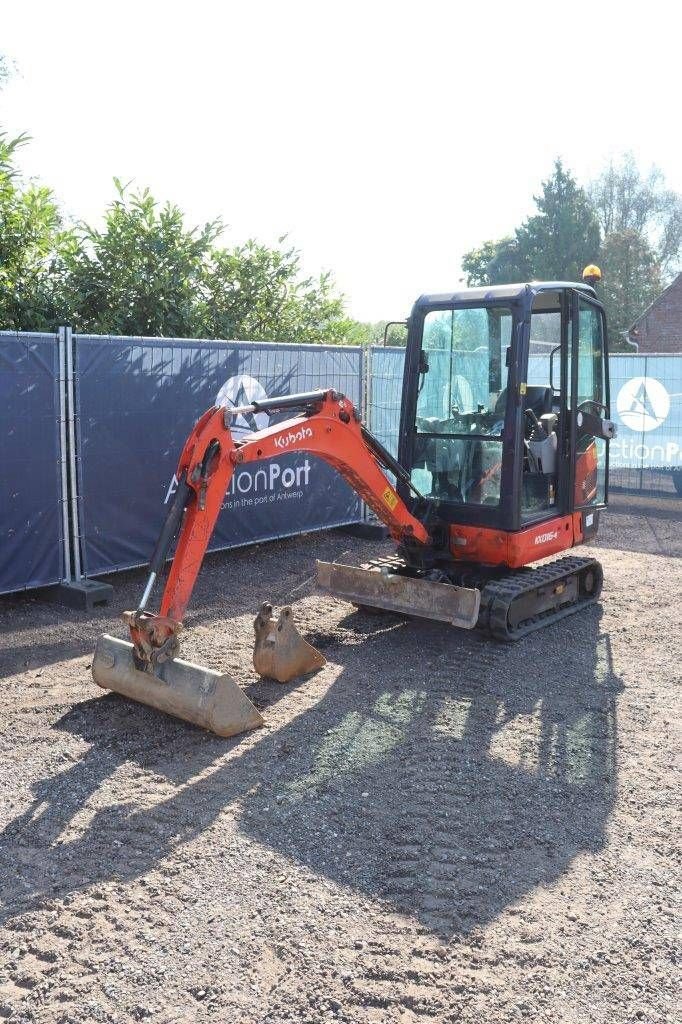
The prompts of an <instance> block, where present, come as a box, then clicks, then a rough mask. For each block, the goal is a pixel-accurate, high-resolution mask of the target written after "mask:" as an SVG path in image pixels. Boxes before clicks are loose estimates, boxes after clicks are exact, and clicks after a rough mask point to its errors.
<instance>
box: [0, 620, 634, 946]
mask: <svg viewBox="0 0 682 1024" xmlns="http://www.w3.org/2000/svg"><path fill="white" fill-rule="evenodd" d="M600 615H601V611H600V609H599V607H597V606H595V607H593V608H590V609H589V610H587V611H585V612H583V613H582V615H581V617H580V621H581V631H580V642H579V644H578V643H576V642H575V640H574V635H575V634H574V633H573V632H572V631H571V629H570V628H569V626H568V625H567V623H570V622H571V621H572V620H570V619H569V620H567V623H564V624H558V625H557V626H556V627H554V630H555V632H554V634H553V636H554V639H553V640H552V642H551V643H550V642H548V640H547V639H546V636H545V634H542V635H541V637H540V638H537V637H536V638H535V639H532V638H531V639H529V640H527V641H525V642H524V643H523V644H519V645H516V646H513V647H511V648H510V647H506V646H501V645H497V644H493V643H491V642H489V641H485V640H483V639H481V638H479V637H478V636H476V635H470V634H455V635H453V632H452V631H451V630H449V629H447V628H446V627H441V626H440V625H438V624H435V623H415V622H409V621H404V620H399V619H396V618H393V617H390V616H388V617H387V618H381V619H377V618H374V617H372V618H370V617H368V616H366V615H363V614H360V613H354V614H353V615H349V616H348V617H347V619H346V620H345V622H344V623H342V626H343V628H344V630H345V633H344V636H345V637H346V640H345V641H344V642H340V641H339V639H338V634H337V635H336V637H335V636H332V635H330V636H328V637H326V638H325V637H324V636H320V637H318V640H319V641H320V642H322V643H323V644H324V645H325V646H326V654H327V656H328V657H329V658H330V659H331V660H333V661H336V662H338V663H343V664H344V668H343V670H342V671H341V672H340V674H339V675H338V676H337V678H336V679H335V681H334V682H333V684H332V685H331V686H330V688H329V689H328V691H327V692H326V694H325V695H324V696H323V698H322V699H321V700H320V701H319V702H318V703H317V704H315V705H314V706H312V707H310V708H308V709H307V710H306V711H304V712H303V713H301V714H300V715H298V717H296V718H294V719H293V720H292V721H290V722H288V723H287V724H285V725H284V726H283V727H282V728H280V729H279V730H277V731H275V732H268V733H266V734H262V738H261V739H260V740H259V741H258V742H256V743H255V744H248V745H247V744H245V743H244V741H243V739H242V740H240V738H235V739H233V740H227V741H226V740H220V739H218V738H216V737H212V736H209V735H207V734H205V733H202V732H201V731H200V730H197V729H195V728H193V727H190V726H187V725H185V724H184V723H181V722H176V721H174V720H172V719H169V718H166V717H165V716H161V715H159V714H157V713H154V712H152V711H150V710H149V709H146V708H143V707H141V706H139V705H135V704H132V703H129V702H125V701H123V700H121V699H119V698H116V697H113V696H111V697H104V698H96V699H93V700H89V701H86V702H84V703H82V704H80V705H78V706H76V707H75V708H74V709H73V710H71V711H70V712H69V713H68V714H67V715H65V716H64V717H63V718H62V719H61V720H60V721H59V722H58V723H57V728H60V729H65V730H68V731H70V732H73V733H75V734H77V735H78V736H79V737H82V738H83V739H85V740H86V741H88V742H90V743H91V746H90V748H89V750H88V751H87V753H86V754H85V755H84V757H82V758H81V759H80V760H79V761H78V762H77V763H74V764H70V765H69V766H68V767H67V768H66V769H65V770H64V771H63V772H61V773H60V774H58V775H51V776H50V777H46V778H45V779H44V780H42V781H41V782H40V783H38V785H37V786H36V787H35V790H34V802H33V805H32V806H31V808H29V810H27V811H26V812H25V813H24V814H22V815H20V816H19V817H17V818H15V819H14V820H13V821H11V822H10V823H9V825H8V826H7V828H6V829H5V831H4V833H3V834H2V835H1V836H0V866H2V878H4V879H5V883H4V886H3V889H4V893H3V903H4V911H3V912H2V913H1V916H2V917H4V918H7V917H11V916H12V915H15V914H18V913H25V912H26V911H27V910H29V909H32V908H34V907H36V906H38V905H40V903H41V902H43V901H44V900H45V899H46V898H48V899H49V898H50V897H51V896H53V895H56V894H57V895H63V894H64V893H68V892H72V891H75V890H79V889H82V888H84V887H87V886H90V885H92V884H93V883H96V882H98V881H102V880H110V879H118V880H128V879H132V878H135V877H138V876H140V875H142V874H144V873H146V872H148V871H149V870H150V869H151V868H153V867H154V866H155V865H157V864H159V862H160V861H162V860H163V859H165V858H167V857H168V856H169V855H171V854H172V853H173V851H174V850H176V849H178V847H180V846H181V845H182V844H184V843H186V842H188V841H189V840H192V839H194V838H195V837H197V836H200V835H201V834H202V833H203V832H205V831H206V830H208V829H210V828H211V826H212V825H213V824H214V823H215V822H216V819H217V818H218V816H219V815H221V813H222V812H223V811H224V810H225V809H226V808H227V807H229V806H230V805H235V811H236V812H237V814H238V816H239V828H240V829H241V830H242V832H243V833H244V834H245V835H247V836H249V837H251V838H252V839H254V840H255V841H257V842H258V843H259V844H263V845H265V846H267V847H269V848H271V849H272V850H275V851H277V852H278V853H281V854H283V855H285V856H286V857H288V858H293V859H294V860H296V861H298V862H300V863H302V864H305V865H307V866H308V867H309V868H310V869H311V870H312V871H314V872H317V873H318V874H320V875H323V876H326V877H327V878H328V879H331V880H333V881H334V882H337V883H338V884H340V885H342V886H344V887H346V886H347V887H351V888H354V889H356V890H359V891H361V892H362V893H364V894H366V895H367V896H371V897H374V898H379V899H382V900H385V901H386V902H387V905H388V906H389V907H390V908H393V909H398V910H402V911H405V912H406V913H409V914H411V915H413V916H415V917H417V918H418V919H419V920H420V921H421V922H422V923H423V924H424V925H425V926H427V927H428V928H429V929H431V930H432V931H434V932H435V933H437V934H439V935H442V936H452V935H453V934H455V933H457V932H462V931H468V930H470V929H472V928H474V927H476V926H478V925H481V924H484V923H485V922H487V921H489V920H491V919H492V918H494V917H495V916H496V915H497V914H499V912H500V911H501V910H502V909H503V908H504V907H506V906H508V905H509V904H511V903H513V902H514V901H515V900H517V899H518V898H519V897H521V896H523V895H524V894H525V893H527V892H529V891H530V890H531V889H533V888H534V887H536V886H540V885H545V884H548V883H551V882H553V881H554V880H556V879H557V878H558V877H559V876H560V875H561V874H562V872H564V871H565V870H566V868H567V867H568V865H569V864H570V862H571V860H572V859H573V858H574V857H575V856H576V855H577V854H578V853H580V852H581V851H590V850H596V849H599V848H600V847H601V846H602V844H603V842H604V832H605V826H606V823H607V821H608V818H609V814H610V812H611V808H612V805H613V800H614V792H615V785H616V767H617V766H616V747H617V744H616V698H617V694H618V692H619V689H620V687H621V684H620V682H619V680H618V679H617V678H616V676H615V675H614V672H613V667H612V663H611V654H610V645H609V637H608V635H605V634H603V633H602V632H601V631H600ZM252 689H253V692H254V694H255V695H256V696H257V698H258V699H259V704H260V705H261V706H266V705H268V704H270V705H272V704H273V703H274V702H275V701H276V700H277V699H284V700H286V699H288V696H290V695H291V690H290V689H289V688H288V687H287V688H284V687H277V686H276V685H275V684H271V685H266V684H264V685H263V686H258V687H254V688H252ZM266 714H267V711H266ZM152 736H153V737H154V740H153V743H150V737H152ZM240 745H243V746H244V748H245V749H244V751H243V753H242V754H241V755H240V754H239V747H240ZM230 752H231V756H230V757H228V758H226V757H225V755H226V754H227V753H230ZM131 761H132V762H135V763H136V764H137V765H138V766H139V768H140V775H141V776H144V777H145V778H148V777H149V775H157V776H162V777H163V778H165V779H170V780H171V781H172V782H173V783H174V785H175V786H176V787H177V788H176V789H175V791H174V792H173V793H172V795H170V796H168V797H166V798H165V799H161V800H159V801H158V802H155V803H154V802H153V801H150V802H151V806H141V805H140V804H139V803H132V802H131V803H119V804H116V805H114V806H105V807H101V808H98V809H95V811H94V814H93V816H92V817H91V819H90V820H89V822H88V824H87V825H86V826H85V828H84V830H83V831H81V832H80V834H78V835H77V837H76V838H73V839H70V838H68V831H67V827H68V825H69V823H70V822H71V821H72V819H73V817H74V816H75V815H76V814H77V813H78V812H79V811H80V809H81V808H82V807H83V806H84V804H85V803H86V801H88V800H89V799H91V798H95V797H96V795H97V791H98V790H99V788H100V787H101V786H102V784H103V783H104V781H105V780H106V779H108V778H109V777H110V776H111V775H112V774H113V773H114V772H115V771H116V769H117V768H118V767H119V766H121V765H122V764H123V763H125V762H131ZM165 791H166V790H165ZM210 841H211V842H212V841H214V840H210Z"/></svg>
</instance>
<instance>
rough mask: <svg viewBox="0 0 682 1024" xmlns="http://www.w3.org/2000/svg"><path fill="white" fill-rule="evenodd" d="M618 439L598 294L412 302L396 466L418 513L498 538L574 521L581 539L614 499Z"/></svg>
mask: <svg viewBox="0 0 682 1024" xmlns="http://www.w3.org/2000/svg"><path fill="white" fill-rule="evenodd" d="M612 434H613V425H612V424H611V423H610V420H609V379H608V360H607V349H606V326H605V319H604V311H603V307H602V305H601V303H599V301H598V300H597V298H596V295H595V292H594V290H593V289H592V288H591V287H590V286H588V285H584V284H583V285H581V284H570V283H565V282H543V283H530V284H525V285H501V286H497V287H489V288H476V289H467V290H465V291H461V292H454V293H452V294H448V295H425V296H422V297H421V298H420V299H418V300H417V302H416V303H415V305H414V307H413V310H412V314H411V316H410V319H409V321H408V341H407V351H406V364H405V376H404V382H403V403H402V415H401V422H400V440H399V452H398V461H399V462H400V464H401V465H402V466H403V467H405V468H406V469H407V470H408V471H409V474H410V483H411V484H412V485H413V487H414V488H415V489H416V490H417V491H418V492H419V493H420V495H421V496H422V497H421V498H416V497H415V494H414V491H412V490H411V488H410V486H409V485H408V484H406V483H401V484H399V486H398V492H399V494H400V496H401V498H403V500H404V501H406V503H408V505H409V506H410V507H411V508H412V509H413V510H414V509H417V508H421V509H422V511H421V512H420V515H421V516H422V517H423V516H424V514H425V513H424V511H423V510H424V509H427V510H428V514H429V515H430V516H431V517H433V518H434V519H437V520H439V521H441V522H443V523H446V524H449V525H451V526H452V527H465V528H475V529H479V530H484V531H490V534H489V536H490V538H491V540H492V538H493V537H494V536H495V535H496V534H514V533H518V532H520V531H524V530H526V529H527V528H529V527H532V526H538V525H542V524H545V523H550V522H552V521H553V520H555V519H561V520H564V519H565V518H566V517H570V516H573V515H574V514H576V513H579V514H580V519H581V527H582V534H583V538H587V537H589V536H590V535H591V534H593V533H594V532H596V529H597V526H598V520H599V513H600V511H601V510H602V509H603V508H604V507H605V505H606V500H607V479H608V439H609V437H611V436H612ZM420 503H421V504H420ZM545 532H547V531H545ZM550 532H552V531H550ZM461 536H462V537H463V538H464V539H466V538H465V535H464V534H461ZM466 546H467V545H462V547H466ZM566 546H571V545H568V544H566ZM536 557H537V555H536ZM483 560H484V561H485V559H483Z"/></svg>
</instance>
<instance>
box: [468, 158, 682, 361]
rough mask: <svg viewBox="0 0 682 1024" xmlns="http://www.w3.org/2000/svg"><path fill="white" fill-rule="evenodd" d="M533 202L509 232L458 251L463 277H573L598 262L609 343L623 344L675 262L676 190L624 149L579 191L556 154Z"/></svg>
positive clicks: (679, 204)
mask: <svg viewBox="0 0 682 1024" xmlns="http://www.w3.org/2000/svg"><path fill="white" fill-rule="evenodd" d="M535 204H536V207H537V213H536V214H534V215H533V216H531V217H529V218H527V219H526V220H525V221H524V223H523V224H521V225H520V226H519V227H518V228H517V229H516V230H515V231H514V233H513V235H511V236H508V237H506V238H502V239H500V240H499V241H487V242H484V243H483V244H482V245H481V246H480V247H478V248H475V249H471V250H470V251H469V252H467V253H466V254H465V256H464V258H463V260H462V268H463V270H464V272H465V274H466V276H467V281H468V283H469V284H471V285H473V284H481V285H486V284H505V283H510V282H512V281H524V280H531V279H533V278H536V279H545V280H553V279H563V280H569V281H570V280H574V281H579V280H580V279H581V273H582V269H583V267H584V266H585V265H586V264H587V263H595V262H596V263H599V265H600V267H601V270H602V275H603V276H602V284H601V286H600V297H601V298H602V300H603V302H604V305H605V307H606V311H607V317H608V322H609V331H610V337H611V344H612V345H613V346H614V347H626V348H627V344H626V342H625V341H624V340H623V336H624V333H625V331H626V330H627V328H628V327H629V326H630V325H631V324H632V322H633V321H634V320H635V319H636V317H637V315H638V313H640V312H641V311H642V310H643V309H644V308H646V306H648V305H649V303H651V302H652V301H653V299H654V298H655V297H656V295H657V294H658V293H659V292H660V290H661V288H662V287H663V285H664V284H665V283H666V281H667V280H668V279H669V278H670V277H671V276H672V275H673V274H674V273H675V272H676V270H677V268H678V267H679V263H680V247H681V243H682V197H681V196H680V195H679V194H677V193H675V192H673V191H671V190H670V189H668V188H667V187H666V185H665V180H664V178H663V175H662V174H661V172H660V171H659V170H658V169H657V168H653V169H652V170H651V171H649V172H648V174H646V175H642V174H641V172H640V171H639V169H638V167H637V164H636V162H635V160H634V157H633V156H632V154H626V155H625V156H623V157H622V158H621V160H620V162H617V163H614V162H613V161H612V162H611V163H610V164H609V165H608V167H607V168H606V169H605V170H604V172H603V173H602V174H601V175H600V176H599V177H598V178H597V179H596V181H594V182H592V183H591V184H590V185H589V187H588V188H587V189H586V190H584V189H582V188H581V187H580V186H579V185H578V184H577V183H576V181H575V180H574V178H573V177H572V175H571V174H570V173H569V172H568V171H567V170H565V168H564V167H563V165H562V163H561V161H560V160H557V161H556V162H555V164H554V169H553V173H552V175H551V176H550V178H549V179H548V180H547V181H545V182H544V183H543V186H542V192H541V193H540V195H539V196H536V197H535Z"/></svg>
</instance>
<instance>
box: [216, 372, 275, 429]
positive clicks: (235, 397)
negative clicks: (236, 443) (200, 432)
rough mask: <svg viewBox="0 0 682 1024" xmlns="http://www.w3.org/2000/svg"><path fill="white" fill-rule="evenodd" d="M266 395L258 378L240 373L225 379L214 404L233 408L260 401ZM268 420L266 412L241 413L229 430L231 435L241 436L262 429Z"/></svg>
mask: <svg viewBox="0 0 682 1024" xmlns="http://www.w3.org/2000/svg"><path fill="white" fill-rule="evenodd" d="M267 397H268V394H267V391H266V390H265V388H264V387H263V385H262V384H261V382H260V381H259V380H256V378H255V377H249V375H248V374H246V373H240V374H238V375H237V376H236V377H230V378H229V380H226V381H225V383H224V384H223V386H222V387H221V389H220V391H219V392H218V394H217V395H216V399H215V404H216V405H221V406H225V407H226V408H228V409H230V408H231V409H234V408H237V407H243V406H245V405H251V404H252V402H262V401H263V399H265V398H267ZM269 422H270V417H269V416H268V414H267V413H266V412H247V413H242V415H240V416H237V418H236V419H235V420H234V422H233V423H231V424H230V430H231V432H232V436H233V437H242V436H243V435H244V434H252V433H253V432H254V430H264V429H265V428H266V427H267V425H268V423H269Z"/></svg>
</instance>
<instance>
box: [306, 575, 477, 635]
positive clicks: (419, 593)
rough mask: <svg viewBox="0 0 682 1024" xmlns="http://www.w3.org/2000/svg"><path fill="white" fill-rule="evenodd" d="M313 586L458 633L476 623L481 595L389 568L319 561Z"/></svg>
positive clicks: (358, 603)
mask: <svg viewBox="0 0 682 1024" xmlns="http://www.w3.org/2000/svg"><path fill="white" fill-rule="evenodd" d="M317 585H318V586H319V587H320V588H321V589H322V590H327V591H329V593H331V594H333V595H334V597H340V598H343V599H344V600H346V601H350V602H351V603H352V604H355V605H358V606H359V607H363V606H367V607H369V608H381V609H383V610H384V611H390V612H397V613H398V614H400V615H416V616H418V617H419V618H422V619H435V620H436V621H438V622H447V623H449V624H450V625H451V626H459V628H460V629H473V628H474V626H475V625H476V622H477V621H478V611H479V605H480V601H481V593H480V591H479V590H477V589H476V588H474V587H456V586H454V585H453V584H451V583H435V582H432V581H431V580H423V579H415V578H414V577H411V576H407V575H403V574H401V573H398V572H391V571H390V569H389V568H376V567H374V568H367V569H365V568H362V567H361V566H355V565H342V564H341V563H339V562H319V561H318V563H317Z"/></svg>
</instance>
